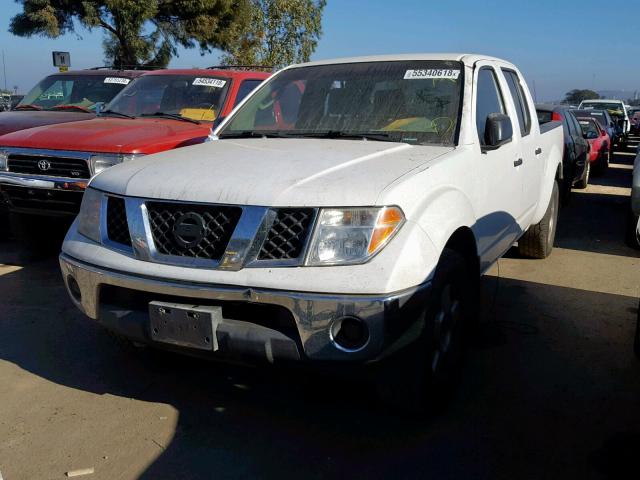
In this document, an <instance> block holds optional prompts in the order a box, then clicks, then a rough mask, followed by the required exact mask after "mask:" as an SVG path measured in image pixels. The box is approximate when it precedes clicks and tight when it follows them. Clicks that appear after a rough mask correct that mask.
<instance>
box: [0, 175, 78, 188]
mask: <svg viewBox="0 0 640 480" xmlns="http://www.w3.org/2000/svg"><path fill="white" fill-rule="evenodd" d="M88 182H89V180H86V179H85V180H78V179H77V178H64V177H48V176H46V175H27V174H24V173H12V172H0V185H13V186H16V187H28V188H43V189H47V190H65V191H67V192H69V191H75V192H84V190H85V189H86V188H87V183H88Z"/></svg>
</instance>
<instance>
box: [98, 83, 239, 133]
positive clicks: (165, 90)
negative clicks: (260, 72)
mask: <svg viewBox="0 0 640 480" xmlns="http://www.w3.org/2000/svg"><path fill="white" fill-rule="evenodd" d="M230 83H231V82H230V81H229V79H225V78H219V77H206V76H200V77H199V76H197V75H147V76H143V77H141V78H139V79H138V81H136V82H135V83H134V84H132V85H131V86H130V87H129V88H127V89H125V90H123V91H122V92H121V93H120V95H118V96H117V97H116V98H115V99H114V100H113V102H111V103H110V104H109V105H108V106H107V111H109V110H112V111H113V112H117V113H121V114H125V115H130V116H133V117H140V116H149V115H157V114H168V115H177V116H180V117H183V118H187V119H191V120H203V121H210V122H212V121H213V120H215V118H216V116H217V115H218V114H219V113H220V109H221V108H222V106H223V104H224V98H225V96H226V94H227V90H228V89H229V84H230Z"/></svg>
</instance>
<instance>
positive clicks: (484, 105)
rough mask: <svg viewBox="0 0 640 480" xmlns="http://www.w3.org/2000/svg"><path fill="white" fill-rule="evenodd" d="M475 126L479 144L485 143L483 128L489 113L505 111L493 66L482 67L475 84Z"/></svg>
mask: <svg viewBox="0 0 640 480" xmlns="http://www.w3.org/2000/svg"><path fill="white" fill-rule="evenodd" d="M476 90H477V95H476V127H477V129H478V138H479V139H480V144H481V145H485V140H484V130H485V125H486V123H487V116H488V115H489V114H490V113H505V109H504V102H503V100H502V93H501V92H500V87H499V86H498V81H497V80H496V74H495V72H494V70H493V68H489V67H482V68H481V69H480V71H479V72H478V84H477V86H476Z"/></svg>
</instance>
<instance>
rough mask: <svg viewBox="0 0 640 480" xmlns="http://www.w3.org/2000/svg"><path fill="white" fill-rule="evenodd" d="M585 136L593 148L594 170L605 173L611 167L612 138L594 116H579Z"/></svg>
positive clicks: (592, 164)
mask: <svg viewBox="0 0 640 480" xmlns="http://www.w3.org/2000/svg"><path fill="white" fill-rule="evenodd" d="M578 122H580V126H581V127H582V133H583V135H584V138H586V139H587V141H588V142H589V145H590V146H591V150H590V151H589V163H590V164H591V168H592V169H593V172H594V173H596V174H603V173H604V172H605V171H606V170H607V169H608V168H609V160H610V150H609V145H610V144H611V139H610V138H609V134H608V133H607V132H606V131H605V130H604V129H603V128H602V127H601V126H600V124H599V123H598V122H597V121H596V120H595V119H594V118H592V117H578Z"/></svg>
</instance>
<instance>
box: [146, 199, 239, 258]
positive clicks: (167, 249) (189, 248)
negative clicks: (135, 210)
mask: <svg viewBox="0 0 640 480" xmlns="http://www.w3.org/2000/svg"><path fill="white" fill-rule="evenodd" d="M146 206H147V212H148V215H149V225H150V227H151V234H152V236H153V241H154V243H155V247H156V249H157V250H158V252H160V253H161V254H163V255H171V256H177V257H190V258H201V259H206V260H215V261H219V260H220V258H221V257H222V255H223V254H224V252H225V250H226V248H227V244H228V243H229V240H230V239H231V235H233V232H234V230H235V228H236V225H237V224H238V220H239V219H240V215H241V214H242V208H240V207H229V206H218V205H196V204H186V203H165V202H147V204H146Z"/></svg>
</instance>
